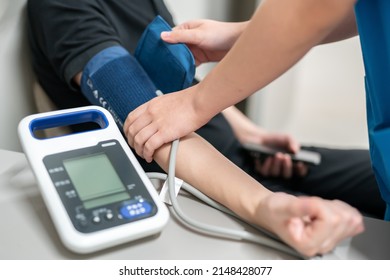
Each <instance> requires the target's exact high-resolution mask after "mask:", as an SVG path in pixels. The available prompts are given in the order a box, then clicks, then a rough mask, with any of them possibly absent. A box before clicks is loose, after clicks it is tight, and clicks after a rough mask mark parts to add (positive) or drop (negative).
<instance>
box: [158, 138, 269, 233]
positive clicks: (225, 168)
mask: <svg viewBox="0 0 390 280" xmlns="http://www.w3.org/2000/svg"><path fill="white" fill-rule="evenodd" d="M170 146H171V145H165V146H163V147H161V148H160V149H159V150H158V151H157V152H156V153H155V154H154V159H155V160H156V162H157V163H158V164H159V165H160V166H161V167H162V168H163V169H165V170H168V160H169V152H170ZM176 176H177V177H179V178H181V179H183V180H184V181H186V182H188V183H190V184H191V185H193V186H194V187H196V188H197V189H199V190H200V191H201V192H203V193H204V194H206V195H207V196H209V197H211V198H212V199H214V200H216V201H218V202H219V203H221V204H223V205H224V206H226V207H227V208H229V209H230V210H232V211H233V212H235V213H236V214H237V215H239V216H240V217H242V218H244V219H245V220H247V221H249V222H252V223H256V224H258V225H261V226H264V227H266V228H268V226H267V225H265V224H263V223H262V219H261V217H256V214H255V212H256V211H257V209H258V208H259V206H260V204H261V201H262V199H263V198H265V197H266V196H267V195H269V194H271V192H270V191H268V190H267V189H266V188H264V187H263V186H262V185H260V184H259V183H258V182H257V181H256V180H254V179H253V178H252V177H250V176H248V175H247V174H246V173H245V172H243V171H242V170H241V169H239V168H238V167H237V166H235V165H234V164H233V163H232V162H230V161H229V160H228V159H226V158H225V157H224V156H223V155H222V154H220V153H219V152H218V151H217V150H215V149H214V147H212V146H211V145H210V144H209V143H208V142H206V141H205V140H203V139H202V138H201V137H199V136H197V135H196V134H191V135H189V136H187V137H185V138H183V139H181V141H180V144H179V148H178V153H177V159H176ZM268 229H269V228H268Z"/></svg>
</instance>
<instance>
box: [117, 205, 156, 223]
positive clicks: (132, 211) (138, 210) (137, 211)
mask: <svg viewBox="0 0 390 280" xmlns="http://www.w3.org/2000/svg"><path fill="white" fill-rule="evenodd" d="M152 210H153V209H152V205H151V204H150V203H148V202H146V201H142V202H138V201H137V202H134V203H132V204H126V205H124V206H122V207H121V208H120V209H119V213H120V214H121V216H122V217H123V218H124V219H128V220H131V219H136V218H139V217H141V216H145V215H147V214H150V213H151V212H152Z"/></svg>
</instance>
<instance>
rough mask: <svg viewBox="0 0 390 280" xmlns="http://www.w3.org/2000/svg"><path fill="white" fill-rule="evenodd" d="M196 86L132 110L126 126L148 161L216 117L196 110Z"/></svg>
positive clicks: (129, 138) (131, 137)
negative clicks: (162, 148) (167, 146)
mask: <svg viewBox="0 0 390 280" xmlns="http://www.w3.org/2000/svg"><path fill="white" fill-rule="evenodd" d="M195 92H196V86H193V87H190V88H187V89H185V90H182V91H179V92H173V93H170V94H165V95H162V96H158V97H155V98H153V99H152V100H150V101H149V102H147V103H144V104H143V105H141V106H139V107H138V108H137V109H135V110H134V111H132V112H131V113H130V114H129V115H128V117H127V118H126V121H125V123H124V126H123V131H124V133H125V135H126V137H127V141H128V143H129V145H130V146H131V147H133V148H134V149H135V151H136V153H137V154H138V155H139V156H141V157H143V158H144V159H145V160H146V161H147V162H151V161H152V160H153V154H154V151H155V150H156V149H158V148H160V147H161V146H162V145H163V144H165V143H169V142H172V141H173V140H175V139H179V138H181V137H183V136H186V135H187V134H189V133H191V132H193V131H195V130H197V129H198V128H200V127H201V126H203V125H204V124H206V123H207V122H208V121H209V119H210V118H211V117H212V116H210V117H207V116H206V114H205V113H202V112H200V111H199V110H198V109H197V108H195V107H194V104H195V102H194V101H193V99H194V97H193V96H194V95H195V94H194V93H195Z"/></svg>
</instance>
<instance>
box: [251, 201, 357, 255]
mask: <svg viewBox="0 0 390 280" xmlns="http://www.w3.org/2000/svg"><path fill="white" fill-rule="evenodd" d="M261 204H262V207H259V208H258V215H259V216H262V218H263V219H264V221H265V223H266V225H268V226H269V227H271V230H272V231H273V232H274V233H276V234H277V235H278V236H279V237H280V238H281V239H282V240H283V241H285V242H286V243H287V244H289V245H290V246H292V247H294V248H295V249H296V250H297V251H298V252H300V253H302V254H303V255H306V256H309V257H312V256H315V255H317V254H325V253H328V252H330V251H332V250H333V249H334V248H335V247H336V246H337V244H338V243H339V242H340V241H341V240H342V239H344V238H347V237H351V236H354V235H356V234H359V233H361V232H362V231H363V230H364V225H363V219H362V216H361V214H360V213H359V212H358V211H357V210H356V209H355V208H353V207H351V206H349V205H347V204H346V203H344V202H341V201H339V200H333V201H330V200H324V199H321V198H318V197H298V198H297V197H294V196H291V195H288V194H284V193H273V194H271V195H269V196H268V197H267V198H266V199H265V200H263V201H262V203H261Z"/></svg>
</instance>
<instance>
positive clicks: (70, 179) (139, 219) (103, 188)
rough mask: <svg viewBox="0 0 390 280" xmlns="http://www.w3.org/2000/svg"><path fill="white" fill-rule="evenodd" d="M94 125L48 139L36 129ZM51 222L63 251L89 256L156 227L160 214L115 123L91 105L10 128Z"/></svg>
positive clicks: (152, 191) (147, 182) (162, 213)
mask: <svg viewBox="0 0 390 280" xmlns="http://www.w3.org/2000/svg"><path fill="white" fill-rule="evenodd" d="M82 123H95V124H97V126H98V128H96V129H93V130H88V131H83V132H79V133H71V134H65V135H61V136H57V137H52V138H44V137H39V136H38V133H37V132H38V131H41V130H45V129H50V128H54V127H61V126H68V125H75V124H82ZM18 132H19V137H20V140H21V143H22V146H23V150H24V152H25V154H26V156H27V159H28V161H29V163H30V166H31V168H32V170H33V172H34V174H35V176H36V178H37V181H38V185H39V187H40V190H41V193H42V196H43V198H44V201H45V203H46V205H47V208H48V210H49V213H50V215H51V217H52V219H53V222H54V225H55V227H56V229H57V231H58V233H59V235H60V238H61V240H62V241H63V243H64V244H65V246H66V247H67V248H69V249H70V250H72V251H74V252H77V253H90V252H94V251H97V250H101V249H104V248H108V247H111V246H115V245H118V244H121V243H124V242H128V241H131V240H135V239H139V238H142V237H145V236H149V235H152V234H156V233H158V232H160V231H161V230H162V229H163V227H164V226H165V224H166V223H167V221H168V217H169V214H168V211H167V209H166V207H165V205H163V203H162V202H161V201H160V200H159V198H158V194H157V192H156V190H155V188H154V186H153V185H152V183H151V182H150V180H149V179H148V178H147V176H146V174H145V172H144V171H143V169H142V168H141V166H140V165H139V163H138V161H137V159H136V158H135V156H134V154H133V153H132V151H131V150H130V148H129V147H128V145H127V143H126V141H125V140H124V138H123V136H122V134H121V133H120V131H119V129H118V128H117V126H116V124H115V122H114V119H113V117H112V116H111V114H110V113H109V112H108V111H107V110H105V109H103V108H101V107H97V106H87V107H82V108H76V109H68V110H59V111H54V112H48V113H42V114H36V115H31V116H28V117H26V118H24V119H23V120H22V121H21V122H20V124H19V127H18Z"/></svg>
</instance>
